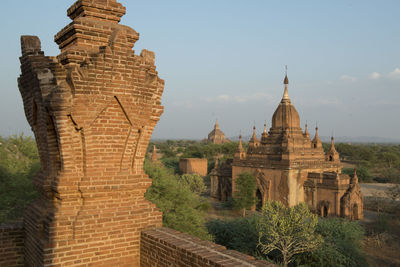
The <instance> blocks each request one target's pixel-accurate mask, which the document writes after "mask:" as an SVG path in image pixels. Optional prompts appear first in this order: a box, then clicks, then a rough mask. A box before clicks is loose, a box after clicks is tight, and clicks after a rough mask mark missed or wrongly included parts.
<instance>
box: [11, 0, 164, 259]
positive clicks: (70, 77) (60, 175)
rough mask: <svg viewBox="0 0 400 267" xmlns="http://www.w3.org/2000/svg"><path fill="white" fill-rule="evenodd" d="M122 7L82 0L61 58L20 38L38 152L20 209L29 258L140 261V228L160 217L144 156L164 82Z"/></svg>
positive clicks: (64, 35)
mask: <svg viewBox="0 0 400 267" xmlns="http://www.w3.org/2000/svg"><path fill="white" fill-rule="evenodd" d="M124 14H125V7H123V6H122V5H121V4H119V3H118V2H117V1H116V0H79V1H77V2H76V3H74V4H73V5H72V6H71V8H69V9H68V16H69V17H70V18H71V19H72V22H71V23H70V24H69V25H67V26H66V27H65V28H64V29H62V30H61V31H60V32H59V33H58V34H57V35H56V36H55V41H56V43H57V44H58V45H59V48H60V49H61V53H60V55H58V56H57V57H49V56H45V55H44V53H43V52H42V51H41V45H40V40H39V39H38V38H37V37H35V36H22V37H21V47H22V57H21V72H22V74H21V76H20V78H19V80H18V82H19V89H20V92H21V95H22V98H23V103H24V108H25V115H26V118H27V120H28V122H29V124H30V126H31V127H32V130H33V132H34V134H35V138H36V142H37V145H38V150H39V155H40V161H41V169H40V171H39V173H38V175H37V176H36V178H35V179H34V184H35V186H36V188H37V190H38V191H39V198H38V200H37V201H35V202H34V203H32V204H31V205H30V207H29V208H28V209H27V212H26V213H25V217H24V225H25V231H26V234H25V235H26V240H25V250H26V251H25V261H26V264H27V265H28V266H55V265H58V264H61V263H62V264H61V265H62V266H77V265H82V264H86V265H93V266H110V265H114V266H138V265H139V240H140V231H141V230H142V229H145V228H149V227H155V226H161V221H162V218H161V213H160V212H159V211H158V210H157V209H156V207H155V205H154V204H152V203H150V202H149V201H147V200H146V199H145V198H144V193H145V192H146V190H147V188H148V187H149V186H150V185H151V180H150V179H149V178H148V177H147V176H146V175H145V174H144V172H143V160H144V157H145V153H146V148H147V145H148V142H149V139H150V137H151V134H152V132H153V129H154V127H155V125H156V123H157V121H158V120H159V117H160V116H161V114H162V112H163V107H162V106H161V95H162V92H163V89H164V81H163V80H162V79H160V78H159V77H158V73H157V71H156V67H155V65H154V63H155V56H154V53H153V52H151V51H148V50H143V51H142V52H141V54H140V55H136V54H135V53H134V51H133V50H132V48H133V46H134V44H135V42H136V41H137V40H138V39H139V34H138V33H137V32H135V31H134V30H133V29H131V28H129V27H127V26H123V25H120V24H119V21H120V18H121V17H122V16H123V15H124ZM61 265H60V266H61Z"/></svg>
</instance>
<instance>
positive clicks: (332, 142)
mask: <svg viewBox="0 0 400 267" xmlns="http://www.w3.org/2000/svg"><path fill="white" fill-rule="evenodd" d="M331 151H332V152H334V151H336V149H335V143H334V139H333V136H332V137H331Z"/></svg>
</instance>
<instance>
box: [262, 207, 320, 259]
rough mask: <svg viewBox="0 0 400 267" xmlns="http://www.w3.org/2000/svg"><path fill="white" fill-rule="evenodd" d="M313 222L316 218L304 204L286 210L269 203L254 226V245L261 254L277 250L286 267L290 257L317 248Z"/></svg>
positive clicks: (318, 244)
mask: <svg viewBox="0 0 400 267" xmlns="http://www.w3.org/2000/svg"><path fill="white" fill-rule="evenodd" d="M317 222H318V217H317V215H315V214H312V213H311V211H310V209H309V208H308V207H307V204H305V203H301V204H299V205H296V206H293V207H286V206H285V205H284V204H282V202H279V201H269V202H267V203H266V204H265V205H264V207H263V209H262V212H261V215H260V217H259V219H258V221H257V224H256V225H257V231H258V246H259V247H260V249H261V251H262V252H263V253H264V254H265V255H268V254H269V253H271V252H272V251H274V250H276V251H279V253H280V254H281V255H282V262H283V265H284V266H287V265H288V263H289V262H291V261H292V260H293V256H294V255H297V254H300V253H305V252H310V251H314V250H315V249H317V248H318V247H319V246H320V245H321V243H322V239H321V236H320V235H319V234H317V233H316V231H315V227H316V225H317Z"/></svg>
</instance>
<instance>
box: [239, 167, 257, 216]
mask: <svg viewBox="0 0 400 267" xmlns="http://www.w3.org/2000/svg"><path fill="white" fill-rule="evenodd" d="M235 185H236V189H235V192H234V193H233V199H234V203H235V204H234V207H235V208H236V209H239V210H242V216H243V217H244V216H246V209H250V208H251V207H253V206H254V205H255V204H256V194H255V192H256V189H257V184H256V178H255V177H254V176H253V175H252V174H251V173H248V172H243V173H241V174H239V176H238V177H237V178H236V180H235Z"/></svg>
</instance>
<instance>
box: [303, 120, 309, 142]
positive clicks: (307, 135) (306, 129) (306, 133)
mask: <svg viewBox="0 0 400 267" xmlns="http://www.w3.org/2000/svg"><path fill="white" fill-rule="evenodd" d="M304 135H305V136H306V137H308V138H309V137H310V133H309V132H308V124H307V122H306V124H305V125H304Z"/></svg>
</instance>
